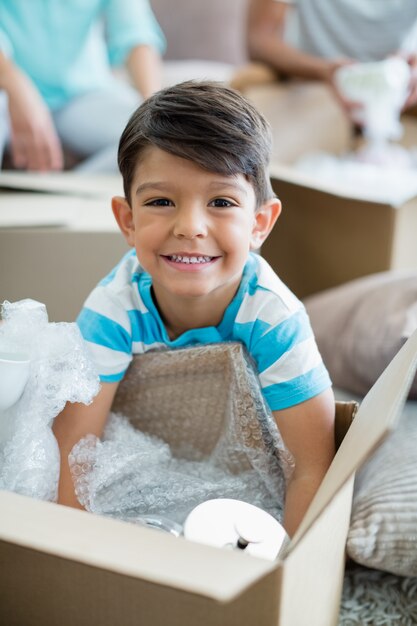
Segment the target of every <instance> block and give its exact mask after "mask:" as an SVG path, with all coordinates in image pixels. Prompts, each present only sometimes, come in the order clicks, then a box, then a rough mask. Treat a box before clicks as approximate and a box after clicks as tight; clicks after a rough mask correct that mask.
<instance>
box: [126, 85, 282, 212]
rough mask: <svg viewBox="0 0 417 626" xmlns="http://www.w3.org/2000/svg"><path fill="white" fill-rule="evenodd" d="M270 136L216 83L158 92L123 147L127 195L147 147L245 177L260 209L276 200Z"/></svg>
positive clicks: (244, 104)
mask: <svg viewBox="0 0 417 626" xmlns="http://www.w3.org/2000/svg"><path fill="white" fill-rule="evenodd" d="M271 145H272V140H271V132H270V128H269V124H268V123H267V121H266V120H265V119H264V117H263V116H262V115H261V114H260V113H259V112H258V111H257V110H256V109H255V107H254V106H253V105H252V104H250V102H249V101H248V100H246V98H244V97H243V96H241V95H240V94H239V93H238V92H237V91H235V90H234V89H230V88H228V87H226V86H224V85H222V84H221V83H216V82H212V81H204V82H197V81H187V82H184V83H180V84H179V85H174V86H173V87H168V88H166V89H162V90H161V91H158V92H157V93H155V94H154V95H153V96H151V97H150V98H149V99H148V100H146V101H145V102H144V103H143V104H141V106H140V107H139V108H138V109H136V111H135V112H134V113H133V115H132V116H131V118H130V120H129V121H128V123H127V126H126V128H125V129H124V131H123V133H122V136H121V138H120V143H119V153H118V164H119V169H120V172H121V174H122V176H123V188H124V193H125V196H126V198H127V200H128V202H129V204H131V186H132V181H133V177H134V173H135V169H136V166H137V164H138V163H139V161H140V158H141V155H142V153H143V151H144V150H145V149H146V148H147V147H148V146H156V147H158V148H160V149H161V150H165V151H166V152H170V153H171V154H174V155H176V156H179V157H183V158H185V159H189V160H190V161H193V162H195V163H197V164H198V165H200V166H201V167H203V168H204V169H206V170H209V171H211V172H216V173H219V174H224V175H234V174H243V175H245V176H247V178H248V180H249V182H251V184H252V185H253V187H254V190H255V195H256V200H257V206H260V205H261V204H263V203H264V202H266V201H267V200H269V199H270V198H273V197H274V196H275V194H274V192H273V191H272V187H271V183H270V180H269V176H268V172H267V168H268V163H269V158H270V153H271Z"/></svg>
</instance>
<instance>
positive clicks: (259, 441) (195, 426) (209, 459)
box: [69, 343, 293, 524]
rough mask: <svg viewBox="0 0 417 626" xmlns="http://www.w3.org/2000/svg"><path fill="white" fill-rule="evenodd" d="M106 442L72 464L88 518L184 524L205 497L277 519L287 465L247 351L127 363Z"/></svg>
mask: <svg viewBox="0 0 417 626" xmlns="http://www.w3.org/2000/svg"><path fill="white" fill-rule="evenodd" d="M112 409H113V413H112V414H111V416H110V419H109V422H108V425H107V428H106V430H105V433H104V437H103V439H102V440H101V441H100V440H99V439H97V438H96V437H94V436H92V435H90V436H88V437H85V438H84V439H82V440H81V441H80V442H79V443H78V444H77V445H76V446H75V447H74V448H73V450H72V453H71V455H70V458H69V461H70V466H71V470H72V474H73V478H74V484H75V489H76V493H77V496H78V499H79V500H80V502H81V503H82V504H83V505H84V506H85V507H86V508H87V510H89V511H91V512H94V513H99V514H104V515H110V516H114V517H118V518H121V519H125V520H131V521H134V520H135V521H140V520H141V519H143V516H147V515H152V516H158V515H159V516H161V517H162V518H168V519H170V520H172V521H174V522H176V523H179V524H182V523H183V522H184V521H185V518H186V517H187V515H188V513H189V512H190V511H191V510H192V509H193V508H194V507H195V506H197V505H198V504H200V503H201V502H204V501H205V500H208V499H210V498H218V497H225V498H236V499H240V500H243V501H246V502H249V503H251V504H254V505H256V506H259V507H261V508H262V509H264V510H266V511H268V512H269V513H271V514H272V515H273V516H274V517H275V518H277V519H278V520H279V521H281V519H282V513H283V502H284V498H285V487H286V482H287V480H288V478H289V476H290V473H291V471H292V467H293V464H292V459H291V457H290V454H289V452H288V451H287V450H286V449H285V447H284V445H283V442H282V439H281V436H280V434H279V432H278V429H277V426H276V423H275V421H274V419H273V416H272V414H271V412H270V410H269V408H268V407H267V405H266V403H265V401H264V398H263V395H262V392H261V389H260V386H259V382H258V378H257V375H256V373H255V371H254V367H253V365H252V363H251V361H250V358H249V356H248V355H247V354H246V352H245V350H244V348H243V346H242V345H241V344H237V343H222V344H211V345H205V346H197V347H192V348H183V349H178V350H169V351H155V352H148V353H146V354H142V355H137V356H135V357H134V358H133V361H132V363H131V365H130V368H129V370H128V372H127V373H126V376H125V378H124V379H123V381H122V382H121V383H120V386H119V389H118V392H117V394H116V398H115V400H114V403H113V407H112Z"/></svg>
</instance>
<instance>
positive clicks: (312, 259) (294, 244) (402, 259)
mask: <svg viewBox="0 0 417 626" xmlns="http://www.w3.org/2000/svg"><path fill="white" fill-rule="evenodd" d="M247 95H248V97H250V98H251V99H252V100H253V102H254V104H255V105H256V106H257V107H258V108H259V109H260V111H261V112H262V113H264V115H265V116H266V118H267V119H268V120H269V122H270V124H271V127H272V132H273V139H274V147H273V162H272V166H271V178H272V186H273V188H274V191H275V193H276V194H277V196H278V197H279V198H280V200H281V201H282V205H283V211H282V215H281V216H280V218H279V220H278V222H277V224H276V226H275V228H274V230H273V231H272V233H271V235H270V236H269V237H268V239H267V241H266V242H265V244H264V245H263V247H262V256H264V257H265V258H266V259H267V261H268V262H269V263H270V264H271V265H272V267H273V268H274V270H275V271H276V272H277V273H278V275H279V276H280V278H282V280H283V281H284V282H285V283H286V284H287V285H288V286H289V287H290V289H292V291H294V292H295V293H296V295H297V296H298V297H300V298H304V297H306V296H308V295H310V294H312V293H315V292H317V291H321V290H323V289H327V288H331V287H334V286H336V285H339V284H341V283H344V282H346V281H349V280H353V279H355V278H359V277H360V276H364V275H367V274H372V273H374V272H382V271H386V270H391V269H393V270H395V269H411V268H417V246H416V245H415V233H416V232H417V197H416V196H413V197H409V198H408V199H406V200H404V201H401V202H400V203H399V204H394V203H392V202H390V201H387V202H380V201H377V202H375V201H370V200H369V197H368V199H367V197H366V196H365V194H364V193H363V191H362V190H361V189H352V190H351V192H349V193H342V192H340V190H338V189H337V188H332V187H331V186H330V185H324V184H323V183H320V182H319V181H317V180H314V179H312V178H311V177H308V176H305V175H304V174H302V173H300V172H297V171H296V170H295V169H294V167H292V165H293V164H294V162H295V161H296V160H297V159H298V158H300V157H301V156H303V155H305V154H308V153H311V152H318V151H323V152H327V153H330V154H343V153H345V152H348V151H350V150H352V148H354V145H355V140H354V138H353V136H352V134H351V132H350V129H349V125H348V123H347V119H346V117H345V116H344V115H343V113H342V112H341V110H340V108H339V107H338V106H337V105H336V104H335V101H334V98H333V97H332V96H330V95H329V92H328V90H327V88H326V87H323V86H322V85H319V84H316V83H314V84H309V83H293V84H290V85H289V86H283V85H279V84H275V85H268V86H263V87H257V88H253V89H251V90H249V91H248V92H247ZM403 126H404V136H403V138H402V140H401V143H402V144H403V145H404V146H406V147H408V148H409V147H411V146H415V145H416V144H417V121H416V119H415V118H413V117H411V116H404V118H403Z"/></svg>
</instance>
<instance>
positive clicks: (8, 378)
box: [0, 351, 30, 411]
mask: <svg viewBox="0 0 417 626" xmlns="http://www.w3.org/2000/svg"><path fill="white" fill-rule="evenodd" d="M29 366H30V360H29V358H28V356H27V355H26V354H22V353H17V352H14V353H13V352H2V351H0V411H5V410H6V409H9V408H10V407H12V406H13V405H14V404H16V402H17V401H18V400H19V398H20V396H21V395H22V393H23V390H24V388H25V386H26V383H27V381H28V378H29Z"/></svg>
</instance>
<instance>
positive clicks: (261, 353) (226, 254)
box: [54, 81, 334, 535]
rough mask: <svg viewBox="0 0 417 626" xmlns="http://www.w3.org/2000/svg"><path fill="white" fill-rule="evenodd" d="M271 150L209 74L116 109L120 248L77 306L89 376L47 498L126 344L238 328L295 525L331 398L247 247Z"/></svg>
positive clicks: (284, 295)
mask: <svg viewBox="0 0 417 626" xmlns="http://www.w3.org/2000/svg"><path fill="white" fill-rule="evenodd" d="M270 150H271V138H270V131H269V127H268V125H267V123H266V122H265V120H264V119H263V117H262V116H261V115H260V114H259V113H258V112H257V111H256V109H255V108H254V107H253V106H252V105H251V104H250V103H249V102H248V101H247V100H245V99H244V98H243V97H242V96H240V95H239V94H238V93H237V92H235V91H233V90H231V89H228V88H226V87H224V86H222V85H220V84H217V83H211V82H203V83H198V82H193V81H190V82H187V83H182V84H180V85H176V86H174V87H170V88H168V89H165V90H163V91H161V92H158V93H157V94H155V95H154V96H152V98H150V99H149V100H147V101H146V102H145V103H144V104H142V105H141V106H140V107H139V109H137V111H136V112H135V113H134V114H133V115H132V117H131V119H130V120H129V122H128V124H127V126H126V129H125V130H124V132H123V134H122V137H121V140H120V144H119V168H120V171H121V173H122V176H123V184H124V194H125V196H124V197H115V198H113V201H112V208H113V213H114V216H115V218H116V220H117V223H118V225H119V228H120V230H121V231H122V233H123V235H124V236H125V238H126V241H127V242H128V244H129V245H130V246H131V247H132V248H133V250H132V251H131V252H130V253H128V254H127V255H125V257H124V258H123V259H122V260H121V262H120V263H119V265H118V266H117V267H116V268H115V269H114V270H113V271H112V272H111V273H110V274H109V276H107V277H106V278H105V279H104V280H103V281H102V282H101V283H99V285H98V286H97V287H96V288H95V289H94V290H93V292H92V293H91V294H90V296H89V298H88V299H87V301H86V303H85V305H84V308H83V310H82V312H81V314H80V316H79V319H78V323H79V326H80V329H81V332H82V334H83V336H84V338H85V340H86V341H87V342H88V344H89V346H90V348H91V352H92V356H93V359H94V361H95V363H96V365H97V368H98V371H99V374H100V378H101V381H102V387H101V391H100V392H99V394H98V396H97V397H96V399H95V400H94V402H93V403H92V404H91V405H89V406H84V405H77V404H74V405H70V404H69V405H67V407H66V408H65V410H64V411H63V413H62V414H61V415H60V416H58V418H57V419H56V420H55V424H54V432H55V435H56V437H57V439H58V442H59V445H60V450H61V478H60V488H59V502H61V503H64V504H69V505H71V506H79V504H78V502H77V500H76V497H75V494H74V490H73V486H72V480H71V477H70V473H69V468H68V454H69V452H70V450H71V448H72V446H73V445H74V444H75V443H76V442H77V441H78V440H79V439H80V438H81V437H83V436H84V435H85V434H87V433H94V434H96V435H98V436H101V434H102V432H103V429H104V426H105V423H106V419H107V416H108V413H109V411H110V408H111V404H112V402H113V399H114V396H115V393H116V390H117V386H118V384H119V382H120V380H121V379H122V378H123V376H124V373H125V372H126V370H127V368H128V366H129V363H130V361H131V358H132V355H133V354H137V353H142V352H146V351H147V350H152V349H160V348H175V347H183V346H190V345H196V344H202V343H216V342H222V341H239V342H241V343H242V344H244V345H245V347H246V348H247V350H248V351H249V353H250V354H251V355H252V357H253V359H254V361H255V363H256V365H257V369H258V372H259V380H260V384H261V387H262V390H263V393H264V395H265V398H266V400H267V402H268V404H269V406H270V408H271V410H272V411H273V414H274V417H275V419H276V421H277V424H278V427H279V429H280V431H281V434H282V436H283V439H284V441H285V443H286V445H287V447H288V448H289V450H290V451H291V452H292V454H293V455H294V458H295V471H294V474H293V477H292V480H291V483H290V485H289V487H288V492H287V498H286V505H285V518H284V525H285V527H286V529H287V531H288V532H289V534H290V535H292V534H293V533H294V531H295V530H296V528H297V527H298V525H299V523H300V521H301V519H302V517H303V515H304V513H305V511H306V509H307V507H308V505H309V503H310V501H311V499H312V497H313V495H314V493H315V492H316V490H317V488H318V486H319V484H320V482H321V480H322V478H323V476H324V474H325V473H326V471H327V468H328V466H329V465H330V462H331V460H332V458H333V455H334V444H333V421H334V398H333V394H332V391H331V383H330V380H329V377H328V374H327V371H326V369H325V367H324V365H323V363H322V360H321V357H320V354H319V352H318V350H317V347H316V344H315V341H314V337H313V334H312V331H311V327H310V324H309V320H308V317H307V315H306V312H305V310H304V307H303V305H302V304H301V303H300V302H299V300H298V299H297V298H296V297H295V296H294V295H293V294H292V293H291V292H290V291H289V290H288V289H287V287H285V285H284V284H283V283H282V282H281V281H280V279H279V278H278V277H277V276H276V275H275V273H274V272H273V270H272V269H271V268H270V267H269V266H268V264H267V263H266V261H265V260H264V259H262V258H261V257H260V256H259V255H257V254H254V253H253V252H252V251H254V250H257V249H259V248H260V246H261V245H262V243H263V242H264V241H265V239H266V237H267V236H268V234H269V233H270V231H271V230H272V228H273V226H274V224H275V222H276V220H277V218H278V216H279V213H280V211H281V205H280V202H279V200H278V199H277V198H276V197H275V196H274V193H273V191H272V188H271V186H270V181H269V177H268V173H267V167H268V161H269V156H270Z"/></svg>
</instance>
